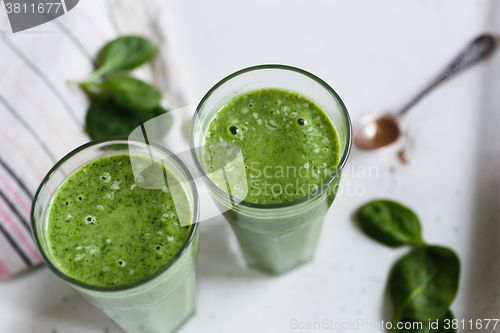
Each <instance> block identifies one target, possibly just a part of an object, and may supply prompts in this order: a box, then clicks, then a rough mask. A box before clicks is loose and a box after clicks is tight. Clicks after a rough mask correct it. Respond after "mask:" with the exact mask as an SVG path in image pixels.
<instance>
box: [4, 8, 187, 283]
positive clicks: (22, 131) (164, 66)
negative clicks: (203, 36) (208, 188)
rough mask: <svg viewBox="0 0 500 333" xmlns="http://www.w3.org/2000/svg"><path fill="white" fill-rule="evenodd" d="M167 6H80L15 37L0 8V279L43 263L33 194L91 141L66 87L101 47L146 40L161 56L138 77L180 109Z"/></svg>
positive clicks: (78, 103) (75, 97) (83, 105)
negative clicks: (33, 225)
mask: <svg viewBox="0 0 500 333" xmlns="http://www.w3.org/2000/svg"><path fill="white" fill-rule="evenodd" d="M165 6H166V5H165V3H164V2H163V1H161V0H158V1H156V0H149V1H132V0H107V1H103V0H85V1H80V2H79V4H78V5H77V6H76V7H75V8H74V9H73V10H71V11H69V12H67V13H66V14H65V15H63V16H61V17H59V18H57V19H55V20H53V21H50V22H48V23H46V24H44V25H41V26H38V27H35V28H32V29H30V30H26V31H24V32H18V33H15V34H13V33H12V31H11V28H10V25H9V22H8V19H7V13H6V8H5V6H4V5H3V4H2V3H0V54H1V55H2V60H1V61H0V78H1V80H0V278H2V277H5V276H8V275H11V274H14V273H17V272H19V271H21V270H23V269H25V268H27V267H30V266H33V265H37V264H39V263H40V262H41V259H40V257H39V255H38V253H37V251H36V249H35V247H34V244H33V242H32V237H31V232H30V221H29V214H30V208H31V203H32V200H33V195H34V193H35V191H36V189H37V188H38V186H39V184H40V182H41V180H42V178H43V177H44V176H45V174H46V173H47V172H48V171H49V169H50V168H51V167H52V166H53V165H54V164H55V163H56V162H57V160H59V159H60V158H61V157H63V156H64V155H65V154H67V153H68V152H69V151H71V150H72V149H74V148H76V147H77V146H79V145H81V144H83V143H85V142H86V141H88V140H89V138H88V136H87V135H86V134H85V133H84V119H85V113H86V109H87V107H88V101H87V99H86V97H85V96H84V94H83V93H82V92H81V91H80V90H79V89H78V88H77V87H75V86H72V85H69V84H68V83H67V81H68V80H83V79H85V78H86V77H87V76H88V75H89V74H90V73H91V72H92V70H93V57H94V55H95V54H96V52H97V51H98V50H99V48H100V47H102V46H103V45H104V44H105V43H106V42H108V41H109V40H111V39H113V38H115V37H117V36H118V35H123V34H140V35H144V36H147V37H149V38H151V39H152V40H153V41H155V43H156V44H157V45H158V47H159V54H158V56H157V58H156V60H155V61H154V62H153V63H152V65H151V66H149V67H145V68H144V69H140V70H139V72H138V73H137V75H138V76H140V77H142V78H144V79H146V80H149V81H151V82H153V83H154V84H155V85H156V86H157V87H158V88H159V89H160V90H161V91H162V92H163V93H164V96H165V98H166V100H167V101H168V102H169V103H170V106H171V107H180V106H183V105H184V101H183V99H182V95H181V94H180V89H175V87H176V86H177V85H176V84H173V81H175V79H174V78H175V75H174V72H175V69H174V67H173V66H172V65H171V62H172V60H171V59H170V58H171V55H170V51H169V49H168V46H167V44H166V40H167V33H168V29H167V27H166V26H165V24H166V23H165V20H164V19H163V18H164V14H165V12H166V10H167V8H166V7H165ZM167 60H168V61H167Z"/></svg>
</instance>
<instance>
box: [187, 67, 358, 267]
mask: <svg viewBox="0 0 500 333" xmlns="http://www.w3.org/2000/svg"><path fill="white" fill-rule="evenodd" d="M350 140H351V127H350V121H349V117H348V114H347V111H346V110H345V107H344V106H343V104H342V101H341V100H340V98H339V97H338V96H337V95H336V94H335V92H334V91H333V90H332V89H331V88H330V87H329V86H328V85H326V83H324V82H323V81H321V80H320V79H318V78H317V77H315V76H313V75H312V74H310V73H307V72H304V71H302V70H299V69H296V68H293V67H288V66H280V65H264V66H257V67H253V68H248V69H245V70H242V71H240V72H237V73H235V74H233V75H230V76H229V77H228V78H225V79H223V80H222V81H221V82H220V83H218V84H217V85H216V86H215V87H214V88H212V89H211V91H209V93H207V95H206V96H205V98H204V99H203V100H202V102H201V103H200V105H199V106H198V109H197V113H196V115H195V118H194V121H193V125H192V128H191V146H192V148H194V149H193V157H194V159H195V162H196V165H197V167H198V170H199V171H200V173H201V174H202V177H203V179H204V181H205V182H206V183H207V185H208V188H209V189H210V192H211V194H212V195H213V196H214V198H215V199H216V202H217V203H218V205H219V207H220V208H221V210H222V213H223V215H224V216H225V217H226V219H227V220H228V221H229V223H230V224H231V227H232V229H233V231H234V232H235V234H236V236H237V238H238V242H239V244H240V246H241V249H242V251H243V254H244V255H245V258H246V260H247V263H248V264H249V265H250V266H251V267H253V268H256V269H259V270H263V271H266V272H269V273H272V274H281V273H284V272H286V271H288V270H290V269H293V268H294V267H297V266H299V265H301V264H302V263H304V262H307V261H309V260H310V259H311V258H312V256H313V254H314V250H315V248H316V244H317V241H318V237H319V234H320V231H321V227H322V224H323V220H324V217H325V214H326V212H327V210H328V208H329V207H330V205H331V204H332V202H333V199H334V197H335V194H336V190H337V188H338V186H337V185H338V183H339V181H340V172H341V169H342V167H343V165H344V164H345V161H346V159H347V156H348V152H349V149H350V144H351V143H350ZM235 147H236V148H235ZM224 149H225V150H227V154H224V152H223V151H224ZM235 150H237V151H238V154H234V153H233V152H234V151H235ZM224 155H227V161H224V160H223V159H224ZM236 155H238V156H236ZM221 158H222V161H221V160H220V159H221ZM221 170H222V174H221V172H220V171H221ZM242 189H243V190H242Z"/></svg>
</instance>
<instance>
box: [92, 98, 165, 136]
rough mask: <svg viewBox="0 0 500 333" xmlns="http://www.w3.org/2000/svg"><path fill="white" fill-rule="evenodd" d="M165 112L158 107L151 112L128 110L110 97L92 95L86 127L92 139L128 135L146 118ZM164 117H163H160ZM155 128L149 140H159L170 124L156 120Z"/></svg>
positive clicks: (146, 119)
mask: <svg viewBox="0 0 500 333" xmlns="http://www.w3.org/2000/svg"><path fill="white" fill-rule="evenodd" d="M165 112H167V111H166V110H165V109H163V108H161V107H158V108H156V109H154V110H153V111H152V112H130V110H129V109H124V108H122V107H120V106H119V105H117V104H116V103H115V102H114V101H113V100H112V99H110V98H106V97H103V96H93V97H92V102H91V104H90V107H89V109H88V111H87V116H86V119H85V123H86V129H87V132H88V134H89V135H90V136H91V138H92V139H100V138H105V137H109V136H116V135H130V133H132V131H133V130H134V129H136V128H137V127H139V126H141V124H143V123H145V122H147V121H148V120H150V119H152V118H154V117H157V116H160V115H162V114H164V113H165ZM162 118H164V117H162ZM157 127H158V128H157V129H156V128H155V129H156V130H155V131H148V132H151V133H152V135H151V138H150V139H151V140H159V139H161V137H163V136H164V135H165V133H166V131H167V130H168V128H169V127H170V124H166V123H165V122H164V121H163V122H158V124H157Z"/></svg>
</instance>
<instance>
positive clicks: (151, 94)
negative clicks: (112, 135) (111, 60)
mask: <svg viewBox="0 0 500 333" xmlns="http://www.w3.org/2000/svg"><path fill="white" fill-rule="evenodd" d="M100 87H101V89H103V91H104V92H106V93H108V94H109V95H110V96H111V97H112V98H113V99H114V100H115V102H116V104H118V105H119V106H121V107H123V108H128V109H131V110H138V111H151V110H153V109H155V108H157V107H158V106H159V104H160V100H161V94H160V92H159V91H158V90H156V89H155V88H154V87H153V86H151V85H149V84H147V83H145V82H143V81H141V80H138V79H136V78H133V77H128V76H113V77H111V78H110V79H109V80H107V81H106V82H104V83H102V84H101V85H100Z"/></svg>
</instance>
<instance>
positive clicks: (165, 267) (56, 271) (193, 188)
mask: <svg viewBox="0 0 500 333" xmlns="http://www.w3.org/2000/svg"><path fill="white" fill-rule="evenodd" d="M123 141H126V142H127V143H128V142H129V141H132V142H136V143H142V144H145V145H149V146H153V147H155V148H157V149H159V150H160V151H162V152H163V153H166V154H167V155H168V156H169V157H170V158H172V159H173V160H174V162H175V163H177V165H178V166H179V167H180V168H181V170H182V171H183V172H184V173H185V175H186V177H187V178H188V182H189V184H190V186H191V191H192V193H193V221H192V223H191V227H190V230H189V234H188V237H187V239H186V241H185V242H184V243H183V244H182V246H181V248H180V249H179V251H177V253H176V254H175V255H174V256H173V257H172V258H171V259H170V260H169V261H168V262H167V263H166V264H165V265H163V266H162V267H160V268H159V269H158V270H157V271H156V272H154V273H153V274H151V275H148V276H146V277H145V278H143V279H141V280H139V281H135V282H132V283H129V284H125V285H120V286H113V287H105V286H95V285H91V284H88V283H85V282H82V281H79V280H76V279H74V278H72V277H70V276H68V275H66V274H65V273H64V272H63V271H62V270H60V269H59V268H57V267H56V266H55V265H54V264H52V262H51V261H50V260H49V258H48V257H47V255H46V253H45V251H44V250H43V249H42V246H41V243H40V240H39V232H38V229H37V225H36V218H35V211H36V209H37V207H38V201H39V198H40V195H41V193H42V191H43V189H44V188H45V186H46V184H47V182H48V181H49V180H50V179H51V177H52V176H53V175H54V174H55V173H56V172H57V170H58V169H59V168H60V167H61V166H62V165H64V163H65V162H67V161H68V160H69V159H71V158H72V157H73V156H75V155H76V154H77V153H79V152H81V151H83V150H85V149H87V148H90V147H93V146H96V145H98V144H101V143H114V142H116V144H124V142H123ZM125 144H126V143H125ZM88 162H90V161H86V162H85V163H88ZM85 163H84V164H85ZM84 164H82V165H84ZM82 165H80V166H79V167H81V166H82ZM68 177H69V176H68ZM66 179H67V177H66V178H65V179H64V180H66ZM64 180H63V182H64ZM198 215H199V198H198V191H197V189H196V186H195V185H194V182H193V177H192V175H191V173H190V172H189V170H188V169H187V167H186V166H185V165H184V163H183V162H182V161H181V160H180V159H179V158H178V157H177V156H176V155H175V154H174V153H172V152H171V151H170V150H168V149H167V148H165V147H164V146H162V145H161V144H159V143H157V142H152V141H148V142H147V143H146V142H144V141H141V140H139V139H134V138H131V137H127V136H112V137H107V138H102V139H98V140H92V141H89V142H87V143H85V144H83V145H81V146H79V147H77V148H75V149H73V150H72V151H71V152H69V153H68V154H66V155H65V156H64V157H63V158H61V159H60V160H59V161H58V162H57V163H56V164H55V165H54V166H53V167H52V168H51V169H50V171H49V172H48V173H47V174H46V175H45V177H44V178H43V180H42V182H41V183H40V186H39V187H38V189H37V191H36V193H35V196H34V198H33V204H32V206H31V212H30V220H31V233H32V237H33V239H34V243H35V247H36V249H37V250H38V253H39V254H40V257H41V258H42V261H43V262H44V264H45V265H46V266H47V267H48V268H49V269H50V270H51V271H52V272H53V273H54V274H56V275H57V276H58V277H59V278H61V279H62V280H64V281H65V282H67V283H70V284H71V285H75V286H77V287H80V288H84V289H87V290H92V291H96V292H118V291H125V290H131V289H134V288H136V287H138V286H141V285H144V284H145V283H147V282H150V281H152V280H154V279H155V278H157V277H158V276H160V275H161V274H163V273H164V272H165V271H167V270H168V269H169V268H170V267H171V266H172V265H173V264H174V263H175V262H177V260H178V259H179V258H180V257H181V256H182V255H183V254H184V252H186V250H187V247H188V246H189V245H190V244H191V243H192V241H193V240H194V236H195V233H196V231H197V230H198V223H197V222H196V221H197V220H198Z"/></svg>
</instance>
